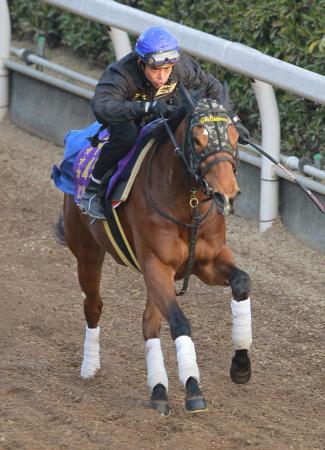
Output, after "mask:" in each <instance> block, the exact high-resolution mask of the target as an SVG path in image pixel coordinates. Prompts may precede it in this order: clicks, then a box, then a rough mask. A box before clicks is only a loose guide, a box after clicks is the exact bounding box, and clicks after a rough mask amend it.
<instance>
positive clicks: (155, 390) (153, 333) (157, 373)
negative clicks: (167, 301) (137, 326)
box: [142, 293, 169, 416]
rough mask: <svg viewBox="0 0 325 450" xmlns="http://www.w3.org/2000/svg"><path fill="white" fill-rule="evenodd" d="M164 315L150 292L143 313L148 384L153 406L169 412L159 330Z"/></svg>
mask: <svg viewBox="0 0 325 450" xmlns="http://www.w3.org/2000/svg"><path fill="white" fill-rule="evenodd" d="M161 319H162V316H161V314H160V312H159V310H158V308H157V307H156V306H155V304H154V303H153V301H152V299H151V298H150V296H149V293H148V299H147V305H146V309H145V311H144V314H143V323H142V330H143V337H144V339H145V352H146V365H147V384H148V386H149V388H150V392H151V398H150V402H151V406H152V408H154V409H156V410H157V411H159V412H160V413H161V414H163V415H165V416H167V415H168V414H169V405H168V394H167V392H168V377H167V372H166V369H165V364H164V357H163V353H162V350H161V343H160V339H159V332H160V326H161Z"/></svg>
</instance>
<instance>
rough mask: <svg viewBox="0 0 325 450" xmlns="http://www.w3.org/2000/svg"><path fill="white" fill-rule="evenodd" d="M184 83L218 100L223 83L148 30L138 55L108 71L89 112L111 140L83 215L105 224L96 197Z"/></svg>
mask: <svg viewBox="0 0 325 450" xmlns="http://www.w3.org/2000/svg"><path fill="white" fill-rule="evenodd" d="M180 82H182V83H183V84H184V86H185V87H186V88H187V89H194V90H197V89H200V88H202V87H204V88H205V96H206V97H209V98H214V99H216V100H220V99H219V97H220V95H221V92H222V85H221V84H220V82H219V81H218V80H217V79H216V78H215V77H213V76H212V75H210V74H206V73H204V72H203V70H202V69H201V67H200V66H199V64H198V63H197V62H196V61H195V60H193V59H192V58H191V57H190V56H188V55H187V54H185V53H183V52H181V51H180V48H179V45H178V42H177V40H176V38H175V37H174V36H173V35H172V34H171V33H170V32H169V31H167V30H165V29H164V28H160V27H152V28H148V29H147V30H145V31H144V32H143V33H142V34H141V35H140V36H139V38H138V40H137V42H136V45H135V49H134V52H132V53H130V54H128V55H126V56H125V57H123V58H122V59H120V60H119V61H117V62H115V63H112V64H110V65H109V66H108V67H107V68H106V70H105V71H104V73H103V75H102V76H101V78H100V79H99V82H98V84H97V86H96V90H95V95H94V97H93V99H92V101H91V106H92V108H93V111H94V114H95V116H96V118H97V120H98V122H100V123H102V124H103V126H104V127H108V129H109V131H110V138H109V141H108V142H107V143H106V144H104V146H103V147H102V150H101V153H100V155H99V158H98V160H97V162H96V164H95V167H94V169H93V173H92V177H91V179H90V182H89V185H88V187H87V189H86V190H85V193H84V195H83V197H82V199H81V201H80V204H79V207H80V208H81V210H82V211H83V212H85V213H86V214H88V215H90V216H91V217H94V218H97V219H105V218H106V216H105V213H104V210H103V207H102V203H101V198H100V196H99V195H98V189H99V186H100V184H101V180H102V179H103V177H104V175H105V174H106V173H107V172H108V171H110V170H112V169H113V168H114V167H115V166H116V164H117V163H118V161H119V160H120V159H122V158H123V156H125V154H126V153H127V152H128V150H129V149H130V148H131V147H132V145H133V144H134V142H135V140H136V138H137V136H138V134H139V130H140V128H141V126H142V125H143V124H144V123H148V122H150V121H151V120H153V119H154V118H156V117H157V116H159V115H160V113H162V114H163V115H164V116H166V117H168V115H170V114H171V112H172V111H173V106H172V105H173V103H175V101H177V98H176V95H177V94H176V88H177V85H178V83H180ZM228 106H229V105H228ZM230 106H231V105H230ZM232 119H233V121H234V123H235V125H236V128H237V131H238V133H239V141H240V142H241V143H245V142H246V140H248V139H249V132H248V130H247V129H246V128H245V127H244V125H243V124H242V123H241V122H240V120H239V118H238V117H237V116H236V115H235V114H233V116H232Z"/></svg>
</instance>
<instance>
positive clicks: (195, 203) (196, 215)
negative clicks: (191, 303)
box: [145, 114, 215, 296]
mask: <svg viewBox="0 0 325 450" xmlns="http://www.w3.org/2000/svg"><path fill="white" fill-rule="evenodd" d="M161 118H162V120H163V123H164V125H165V128H166V130H167V133H168V135H169V137H170V140H171V142H172V144H173V146H174V153H175V154H176V155H177V156H180V158H181V160H182V161H183V162H184V163H185V166H186V168H187V169H188V170H189V171H190V172H191V170H190V166H189V164H188V162H187V160H186V158H185V157H184V156H183V152H182V151H181V149H180V147H179V146H178V145H177V142H176V139H175V136H174V135H173V133H172V131H171V129H170V127H169V125H168V123H167V120H166V119H165V117H164V116H163V114H161ZM157 149H158V147H157V148H156V149H155V150H154V151H153V152H152V153H151V155H150V158H149V161H148V166H147V174H146V191H145V192H146V197H147V200H148V202H149V204H150V206H151V207H152V208H153V209H154V210H155V211H156V212H157V213H158V214H160V215H161V216H162V217H164V218H165V219H167V220H170V221H171V222H173V223H175V224H176V225H182V226H184V227H187V228H189V229H190V230H191V238H190V241H189V257H188V260H187V266H186V270H185V276H184V281H183V286H182V289H181V290H180V291H179V292H176V296H180V295H184V294H185V293H186V291H187V288H188V283H189V280H190V276H191V272H192V268H193V264H194V254H195V247H196V241H197V234H198V230H199V227H200V225H201V224H202V223H203V222H204V220H205V219H206V218H207V217H208V215H209V213H210V212H211V210H212V208H213V205H214V204H215V202H214V201H212V202H211V205H210V207H209V209H208V211H207V212H206V213H205V214H204V215H203V216H202V215H201V214H200V211H199V200H198V199H197V198H196V192H197V191H196V189H192V191H191V198H190V202H189V203H190V207H191V208H192V210H193V220H194V223H186V222H183V221H182V220H179V219H177V218H176V217H173V216H171V215H170V214H168V213H167V212H165V211H162V210H161V209H160V208H159V206H158V205H157V204H156V203H155V201H154V199H153V198H152V195H151V191H150V188H149V179H150V173H151V168H152V161H153V159H154V156H155V155H156V152H157ZM209 200H213V198H211V199H206V200H204V202H206V201H209Z"/></svg>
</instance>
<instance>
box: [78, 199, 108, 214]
mask: <svg viewBox="0 0 325 450" xmlns="http://www.w3.org/2000/svg"><path fill="white" fill-rule="evenodd" d="M78 206H79V208H80V210H81V211H82V213H83V214H86V215H88V216H90V217H93V218H94V219H100V220H105V219H106V215H105V212H104V208H103V206H102V203H101V199H100V196H99V195H98V194H97V193H96V194H94V195H92V196H91V197H90V198H89V199H86V198H82V199H81V201H80V203H79V205H78Z"/></svg>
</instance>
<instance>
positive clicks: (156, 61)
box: [146, 50, 179, 67]
mask: <svg viewBox="0 0 325 450" xmlns="http://www.w3.org/2000/svg"><path fill="white" fill-rule="evenodd" d="M178 59H179V51H178V50H168V51H167V52H161V53H152V54H151V55H149V56H148V57H147V61H146V63H147V64H149V66H151V67H160V66H165V65H169V64H175V63H176V62H177V61H178Z"/></svg>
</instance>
